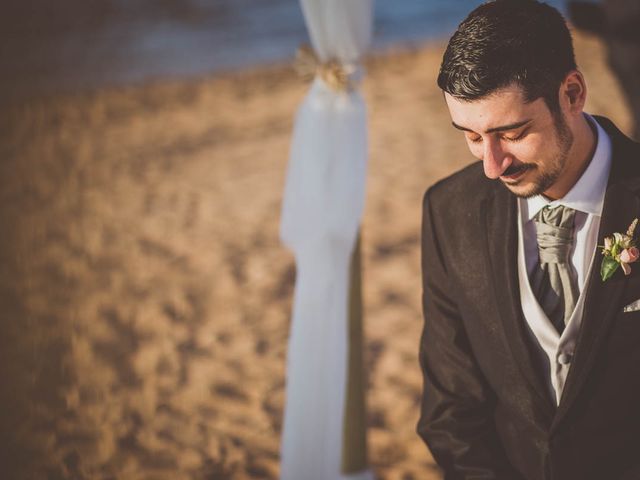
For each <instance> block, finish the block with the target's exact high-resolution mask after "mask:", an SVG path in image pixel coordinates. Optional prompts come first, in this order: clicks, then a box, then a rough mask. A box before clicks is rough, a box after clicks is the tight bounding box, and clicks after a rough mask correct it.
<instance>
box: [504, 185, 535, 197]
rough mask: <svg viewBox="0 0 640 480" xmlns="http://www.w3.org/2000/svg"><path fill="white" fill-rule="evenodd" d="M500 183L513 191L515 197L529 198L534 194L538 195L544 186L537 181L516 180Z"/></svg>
mask: <svg viewBox="0 0 640 480" xmlns="http://www.w3.org/2000/svg"><path fill="white" fill-rule="evenodd" d="M502 184H503V185H504V186H505V187H506V188H507V190H509V191H510V192H511V193H513V194H514V195H515V196H516V197H520V198H531V197H535V196H536V195H540V194H541V193H542V192H543V191H544V188H543V186H542V185H540V184H539V183H537V182H517V183H505V182H502Z"/></svg>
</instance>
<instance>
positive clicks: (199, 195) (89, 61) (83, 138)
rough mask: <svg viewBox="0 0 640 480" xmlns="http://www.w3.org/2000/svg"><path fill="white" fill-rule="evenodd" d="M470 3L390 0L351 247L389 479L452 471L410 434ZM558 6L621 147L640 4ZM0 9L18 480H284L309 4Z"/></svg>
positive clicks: (10, 407) (2, 348)
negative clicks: (292, 194)
mask: <svg viewBox="0 0 640 480" xmlns="http://www.w3.org/2000/svg"><path fill="white" fill-rule="evenodd" d="M480 3H481V2H478V1H471V0H469V1H466V0H465V1H456V2H449V1H447V0H395V1H394V2H384V1H378V2H377V3H376V15H375V27H374V32H375V33H374V38H375V41H374V49H373V51H372V52H371V54H370V55H369V56H368V57H367V59H366V60H365V66H366V69H367V77H366V79H365V81H364V84H363V92H364V95H365V98H366V100H367V102H368V105H369V122H370V161H369V173H368V175H369V176H368V183H367V204H366V209H365V215H364V220H363V227H362V236H363V241H362V251H363V295H364V314H365V343H364V345H365V363H366V368H367V371H368V378H367V385H368V397H367V404H368V417H367V421H368V426H369V447H370V452H369V453H370V460H371V463H372V466H373V469H374V470H375V472H376V474H377V475H378V477H379V478H380V479H389V480H391V479H393V480H411V479H427V480H429V479H438V478H440V475H439V473H438V470H437V468H436V467H435V465H434V464H433V461H432V459H431V456H430V455H429V452H428V450H427V449H426V447H425V446H424V445H423V444H422V442H421V441H420V439H419V438H418V437H417V435H416V434H415V423H416V421H417V418H418V413H419V412H418V410H419V401H420V393H421V379H420V371H419V367H418V363H417V348H418V336H419V334H420V329H421V321H422V320H421V306H420V294H421V284H420V262H419V242H420V236H419V227H420V206H421V198H422V194H423V192H424V190H425V188H426V187H427V186H429V185H431V184H432V183H433V182H435V181H436V180H438V179H440V178H442V177H444V176H446V175H448V174H449V173H452V172H453V171H455V170H456V169H458V168H460V167H462V166H464V165H466V164H468V163H469V162H471V161H472V160H473V159H472V158H471V157H470V154H469V153H468V151H467V149H466V146H465V144H464V142H463V139H462V136H461V134H460V133H459V132H456V131H454V129H453V128H451V126H450V119H449V116H448V113H447V111H446V107H445V105H444V102H443V101H442V94H441V92H440V91H439V90H438V88H437V86H436V85H435V77H436V75H437V70H438V67H439V63H440V59H441V56H442V53H443V50H444V46H445V44H446V41H447V39H448V37H449V35H451V33H452V32H453V31H454V30H455V27H456V25H457V24H458V23H459V22H460V21H461V20H462V19H463V18H464V17H465V16H466V14H467V13H468V12H469V11H470V10H471V9H472V8H473V7H475V6H476V5H478V4H480ZM549 3H551V4H553V5H554V6H557V7H558V8H559V9H560V10H561V11H562V12H563V13H565V14H567V15H569V14H571V16H572V18H574V19H575V22H576V23H575V25H577V26H580V28H579V29H578V28H574V34H575V46H576V53H577V60H578V64H579V65H580V67H581V69H582V70H583V72H584V73H585V75H586V78H587V82H588V87H589V90H590V93H589V102H588V107H587V111H589V112H591V113H597V114H604V115H607V116H609V117H610V118H611V119H612V120H613V121H614V122H615V123H617V124H618V126H619V127H620V128H621V129H622V130H623V131H625V132H626V133H628V134H632V132H633V131H634V120H633V118H634V117H633V105H635V104H637V103H634V102H637V100H634V99H637V98H638V97H637V92H636V93H635V96H634V91H633V88H632V87H633V86H635V85H639V84H640V83H639V82H640V81H636V80H633V78H636V79H637V78H638V75H639V72H640V68H638V63H639V61H638V58H640V56H639V55H638V46H637V45H638V43H637V37H638V34H637V31H638V29H637V24H638V23H637V22H638V20H633V21H634V22H635V23H630V21H629V19H633V18H636V19H637V18H638V17H637V16H636V17H633V15H637V14H638V12H637V10H638V8H637V7H636V6H635V5H632V2H631V1H627V2H625V1H623V0H617V1H608V2H605V3H604V4H596V3H594V2H590V3H588V4H579V5H578V4H576V3H575V2H574V3H573V4H572V5H571V6H569V5H567V4H566V3H565V2H563V1H561V0H555V1H551V2H549ZM600 8H605V9H609V10H607V11H608V12H609V13H605V14H603V13H602V11H600V10H598V9H600ZM621 8H622V10H620V9H621ZM625 8H627V10H625ZM2 10H3V13H2V16H1V17H0V69H1V75H0V309H1V310H0V311H1V312H2V313H1V315H0V322H1V323H0V329H1V330H0V331H1V335H0V338H1V340H0V381H1V382H2V383H1V385H0V471H2V472H3V478H7V479H32V478H37V479H40V478H46V479H85V478H86V479H172V480H173V479H208V480H214V479H253V478H257V479H275V478H277V477H278V470H279V467H278V461H279V443H280V432H281V422H282V409H283V405H284V404H283V402H284V375H285V372H284V367H285V355H286V345H287V344H286V342H287V337H288V328H289V315H290V307H291V296H292V292H293V284H294V279H295V266H294V262H293V258H292V256H291V254H290V253H289V252H288V251H286V250H285V249H284V248H283V247H282V246H281V244H280V242H279V239H278V226H279V224H278V223H279V211H280V206H281V199H282V190H283V186H284V178H285V172H286V165H287V155H288V146H289V139H290V132H291V128H292V122H293V116H294V114H295V111H296V108H297V106H298V104H299V103H300V102H301V100H302V98H303V96H304V94H305V92H306V89H307V88H308V85H307V84H306V83H305V82H304V81H302V80H301V79H299V78H298V77H297V76H296V74H295V73H294V70H293V68H292V67H291V65H290V62H291V60H292V59H293V56H294V53H295V50H296V48H297V47H298V45H299V44H300V43H302V42H305V41H307V35H306V30H305V26H304V21H303V17H302V13H301V10H300V7H299V5H298V3H297V1H295V0H64V1H61V2H46V1H44V0H23V1H20V2H18V1H11V0H10V1H8V2H3V9H2ZM620 11H622V12H623V13H622V14H619V13H615V12H620ZM632 11H633V12H635V13H633V12H632ZM611 12H614V13H611ZM629 12H632V13H633V14H631V13H629ZM616 22H618V23H616ZM620 22H622V24H625V25H626V23H628V24H630V26H629V27H628V31H627V30H625V29H624V28H621V27H620V25H621V23H620ZM625 22H626V23H625ZM634 25H635V26H634ZM620 32H626V33H624V34H621V33H620ZM612 52H613V53H612ZM614 57H615V58H614ZM618 57H620V58H618ZM625 72H626V73H625ZM624 75H627V77H624ZM633 75H636V77H633ZM629 78H631V79H632V80H629Z"/></svg>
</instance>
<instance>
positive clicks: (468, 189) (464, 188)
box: [422, 161, 497, 215]
mask: <svg viewBox="0 0 640 480" xmlns="http://www.w3.org/2000/svg"><path fill="white" fill-rule="evenodd" d="M496 184H497V182H496V181H495V180H490V179H488V178H487V177H486V176H485V175H484V170H483V168H482V162H480V161H477V162H474V163H472V164H470V165H468V166H466V167H464V168H463V169H461V170H458V171H457V172H455V173H453V174H452V175H449V176H448V177H445V178H443V179H442V180H440V181H438V182H436V183H435V184H433V185H431V186H430V187H429V188H427V190H426V192H425V193H424V197H423V202H422V204H423V207H426V205H427V204H429V205H430V209H431V210H432V211H440V210H441V209H446V211H447V212H449V214H450V215H455V214H456V213H459V212H460V211H469V209H471V208H472V207H473V206H474V205H479V204H480V201H481V200H482V199H483V198H485V197H486V196H487V195H490V194H493V192H494V191H495V189H496Z"/></svg>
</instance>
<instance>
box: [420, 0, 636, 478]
mask: <svg viewBox="0 0 640 480" xmlns="http://www.w3.org/2000/svg"><path fill="white" fill-rule="evenodd" d="M438 84H439V86H440V88H442V90H443V91H444V97H445V101H446V103H447V106H448V108H449V112H450V114H451V119H452V121H453V126H454V127H455V128H456V129H458V130H460V131H461V132H462V134H463V135H464V136H465V138H466V141H467V144H468V146H469V149H470V150H471V153H472V154H473V155H474V156H475V157H477V158H478V159H479V160H480V161H479V162H476V163H474V164H472V165H470V166H468V167H467V168H465V169H463V170H462V171H460V172H458V173H456V174H454V175H453V176H451V177H449V178H447V179H445V180H443V181H441V182H439V183H437V184H436V185H434V186H433V187H431V188H430V189H429V190H428V191H427V192H426V194H425V198H424V207H423V208H424V210H423V212H424V213H423V232H422V234H423V239H422V268H423V307H424V317H425V325H424V331H423V335H422V338H421V344H420V362H421V366H422V370H423V374H424V396H423V402H422V409H421V417H420V420H419V423H418V433H419V434H420V435H421V437H422V438H423V439H424V440H425V442H426V443H427V445H428V446H429V448H430V450H431V452H432V454H433V456H434V458H435V460H436V461H437V462H438V464H439V465H440V466H441V467H442V469H443V471H444V474H445V479H446V480H455V479H506V480H518V479H526V480H543V479H545V480H546V479H552V480H572V479H577V480H578V479H579V480H590V479H593V480H596V479H597V480H633V479H636V480H637V479H640V310H639V309H640V301H639V300H640V262H638V263H633V258H631V257H629V256H627V257H625V258H624V259H625V260H626V262H622V260H620V258H621V257H616V261H617V264H616V266H618V267H619V266H621V264H620V262H622V263H624V265H623V267H624V270H625V271H627V270H630V271H629V274H628V275H625V273H624V272H623V269H622V268H618V269H617V271H615V272H614V274H613V275H611V277H610V278H609V279H607V280H606V281H603V280H602V278H601V265H602V262H603V259H604V256H603V255H602V254H601V250H602V249H601V248H600V246H602V245H604V243H605V237H608V236H613V234H614V232H618V233H621V234H626V233H629V232H628V230H630V228H629V227H630V224H631V223H632V221H633V219H634V218H636V217H640V145H638V144H636V143H634V142H632V141H631V140H629V139H628V138H626V137H625V136H624V135H623V134H622V133H620V132H619V131H618V129H617V128H616V127H615V126H614V125H613V124H612V123H611V122H610V121H609V120H607V119H605V118H600V117H597V118H594V117H591V116H589V115H587V114H586V113H584V112H583V107H584V104H585V99H586V95H587V90H586V84H585V81H584V78H583V76H582V74H581V73H580V71H578V70H577V68H576V64H575V60H574V54H573V46H572V43H571V36H570V33H569V31H568V29H567V27H566V24H565V22H564V20H563V18H562V17H561V16H560V14H559V13H558V12H557V11H556V10H554V9H553V8H551V7H549V6H547V5H545V4H542V3H538V2H536V1H534V0H521V1H514V0H511V1H509V0H497V1H495V2H491V3H488V4H485V5H482V6H480V7H478V8H477V9H476V10H474V11H473V12H472V13H471V14H470V15H469V17H468V18H467V19H466V20H465V21H464V22H463V23H462V24H461V25H460V27H459V28H458V30H457V32H456V33H455V34H454V35H453V37H452V38H451V40H450V42H449V44H448V47H447V50H446V52H445V54H444V58H443V62H442V66H441V70H440V75H439V77H438ZM638 230H640V228H639V229H638ZM635 233H636V235H635V241H637V239H638V235H637V233H638V232H637V231H636V232H635ZM616 238H618V237H616ZM619 238H623V237H622V236H619ZM607 242H609V240H607ZM626 250H627V254H629V253H630V252H631V253H632V254H634V255H636V254H637V250H634V249H633V248H631V246H630V245H627V248H626ZM631 256H633V255H631ZM609 259H610V260H612V261H613V260H614V259H613V258H609Z"/></svg>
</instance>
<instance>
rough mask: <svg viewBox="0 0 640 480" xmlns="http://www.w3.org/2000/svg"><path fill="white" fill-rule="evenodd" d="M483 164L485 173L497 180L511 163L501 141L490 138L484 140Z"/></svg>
mask: <svg viewBox="0 0 640 480" xmlns="http://www.w3.org/2000/svg"><path fill="white" fill-rule="evenodd" d="M483 143H484V145H483V147H484V150H483V152H482V165H483V167H484V174H485V175H486V176H487V177H488V178H491V179H492V180H495V179H496V178H498V177H499V176H500V175H502V174H503V173H504V171H505V170H506V169H507V168H509V165H511V160H510V157H509V155H507V154H506V152H505V151H504V150H503V149H502V145H501V144H500V142H499V141H497V140H494V139H491V138H488V139H487V140H486V141H484V142H483Z"/></svg>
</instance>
